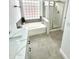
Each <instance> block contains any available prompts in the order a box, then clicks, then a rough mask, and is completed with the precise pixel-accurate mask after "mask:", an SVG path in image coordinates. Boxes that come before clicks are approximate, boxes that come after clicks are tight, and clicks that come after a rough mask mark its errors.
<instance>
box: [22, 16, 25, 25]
mask: <svg viewBox="0 0 79 59" xmlns="http://www.w3.org/2000/svg"><path fill="white" fill-rule="evenodd" d="M24 23H25V18H24V17H22V18H21V24H22V25H23V24H24Z"/></svg>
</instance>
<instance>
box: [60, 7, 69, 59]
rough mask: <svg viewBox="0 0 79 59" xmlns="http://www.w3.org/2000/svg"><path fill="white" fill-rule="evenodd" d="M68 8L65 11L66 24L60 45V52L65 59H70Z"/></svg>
mask: <svg viewBox="0 0 79 59" xmlns="http://www.w3.org/2000/svg"><path fill="white" fill-rule="evenodd" d="M69 10H70V9H69V6H68V10H67V16H66V22H65V27H64V33H63V40H62V44H61V50H62V52H63V53H64V56H65V57H66V59H70V14H69V13H70V12H69Z"/></svg>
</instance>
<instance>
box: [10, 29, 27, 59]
mask: <svg viewBox="0 0 79 59" xmlns="http://www.w3.org/2000/svg"><path fill="white" fill-rule="evenodd" d="M27 41H28V30H27V29H19V30H17V31H16V32H15V33H14V35H13V36H11V37H10V39H9V59H28V56H27Z"/></svg>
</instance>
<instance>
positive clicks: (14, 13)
mask: <svg viewBox="0 0 79 59" xmlns="http://www.w3.org/2000/svg"><path fill="white" fill-rule="evenodd" d="M14 5H17V6H19V0H9V30H10V31H13V30H15V29H16V22H17V21H18V20H20V18H21V12H20V8H19V7H14Z"/></svg>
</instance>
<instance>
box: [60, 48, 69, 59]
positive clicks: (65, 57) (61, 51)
mask: <svg viewBox="0 0 79 59" xmlns="http://www.w3.org/2000/svg"><path fill="white" fill-rule="evenodd" d="M60 53H61V55H62V56H63V57H64V59H68V57H67V56H66V54H65V53H64V51H63V50H62V49H61V48H60Z"/></svg>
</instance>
